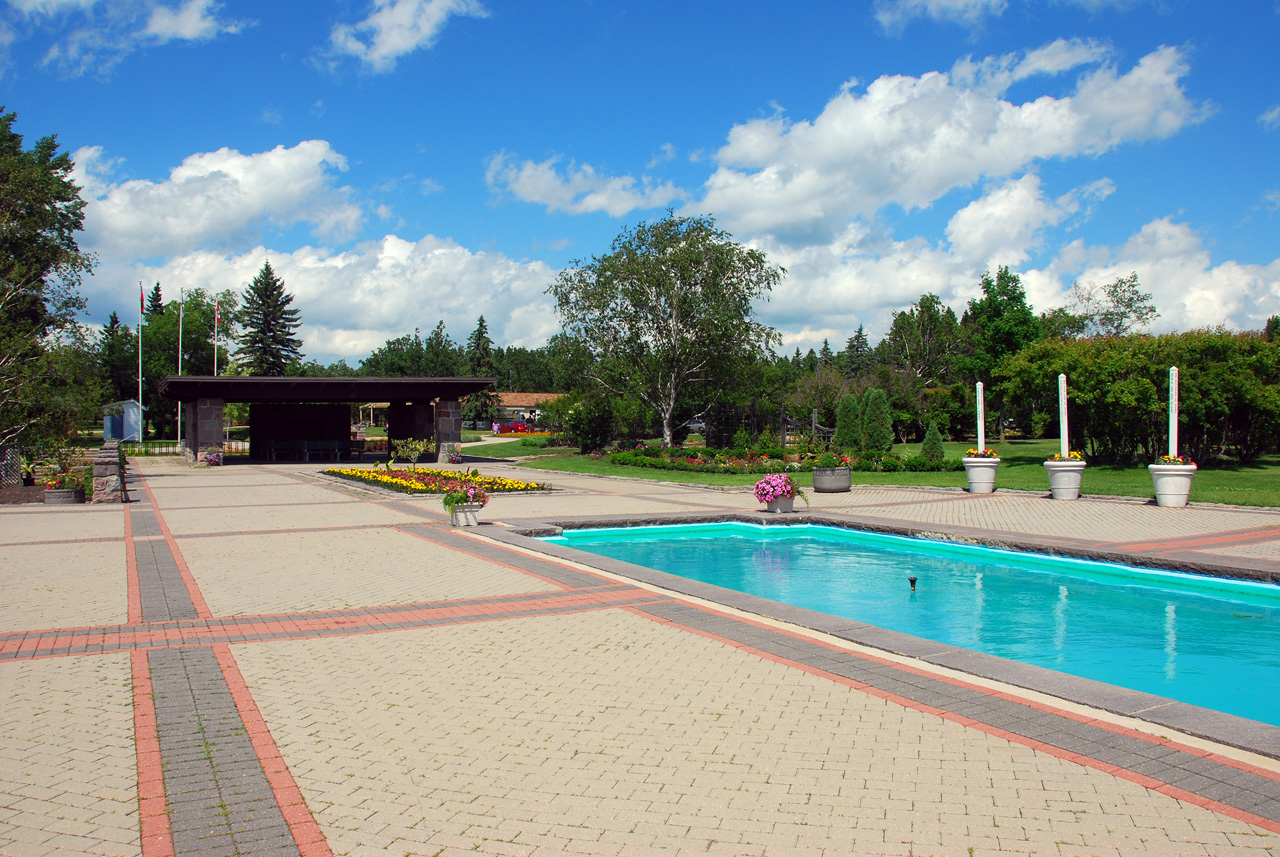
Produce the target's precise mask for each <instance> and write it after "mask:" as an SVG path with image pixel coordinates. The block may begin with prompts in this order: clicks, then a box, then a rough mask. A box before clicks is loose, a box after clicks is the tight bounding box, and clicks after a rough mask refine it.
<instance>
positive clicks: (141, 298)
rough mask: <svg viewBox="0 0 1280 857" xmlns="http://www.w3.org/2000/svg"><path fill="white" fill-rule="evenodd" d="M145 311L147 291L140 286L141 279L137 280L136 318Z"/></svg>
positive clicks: (140, 316)
mask: <svg viewBox="0 0 1280 857" xmlns="http://www.w3.org/2000/svg"><path fill="white" fill-rule="evenodd" d="M146 312H147V293H146V291H145V290H144V289H143V288H142V280H138V318H142V316H143V315H145V314H146Z"/></svg>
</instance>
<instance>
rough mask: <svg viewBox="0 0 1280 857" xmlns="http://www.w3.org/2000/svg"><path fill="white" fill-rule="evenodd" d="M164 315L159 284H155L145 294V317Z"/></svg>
mask: <svg viewBox="0 0 1280 857" xmlns="http://www.w3.org/2000/svg"><path fill="white" fill-rule="evenodd" d="M163 313H164V298H163V297H162V296H161V294H160V284H159V283H156V284H155V287H154V288H153V289H152V290H151V291H150V292H149V293H148V294H147V315H161V314H163Z"/></svg>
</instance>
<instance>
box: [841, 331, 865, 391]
mask: <svg viewBox="0 0 1280 857" xmlns="http://www.w3.org/2000/svg"><path fill="white" fill-rule="evenodd" d="M840 356H841V357H842V358H843V363H844V367H843V369H844V374H845V376H846V377H848V378H858V377H860V376H862V375H863V374H864V373H866V372H867V371H868V370H869V369H870V368H871V362H872V360H871V344H870V342H868V341H867V331H866V328H865V327H863V326H862V325H858V330H857V332H856V333H854V334H853V336H850V337H849V341H848V342H846V343H845V346H844V352H843V353H842V354H841V355H840Z"/></svg>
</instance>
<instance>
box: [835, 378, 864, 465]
mask: <svg viewBox="0 0 1280 857" xmlns="http://www.w3.org/2000/svg"><path fill="white" fill-rule="evenodd" d="M831 442H832V443H833V444H834V445H836V446H838V447H840V448H841V449H848V450H853V451H854V452H857V451H858V450H860V449H862V405H861V404H860V403H859V402H858V397H857V396H855V395H853V394H852V393H850V394H849V395H847V396H845V397H844V398H843V399H841V400H840V404H839V405H837V406H836V433H835V434H834V435H833V436H832V438H831Z"/></svg>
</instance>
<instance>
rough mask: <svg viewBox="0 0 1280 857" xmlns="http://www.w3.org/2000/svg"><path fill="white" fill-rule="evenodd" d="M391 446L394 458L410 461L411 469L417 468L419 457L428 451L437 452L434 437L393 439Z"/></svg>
mask: <svg viewBox="0 0 1280 857" xmlns="http://www.w3.org/2000/svg"><path fill="white" fill-rule="evenodd" d="M391 448H392V450H394V454H393V455H392V457H393V458H394V459H397V460H398V459H403V460H405V461H407V462H409V469H411V470H417V463H418V459H419V458H421V457H422V456H423V455H424V454H426V453H428V452H435V451H436V442H435V440H434V439H418V438H404V439H403V440H393V441H392V442H391Z"/></svg>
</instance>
